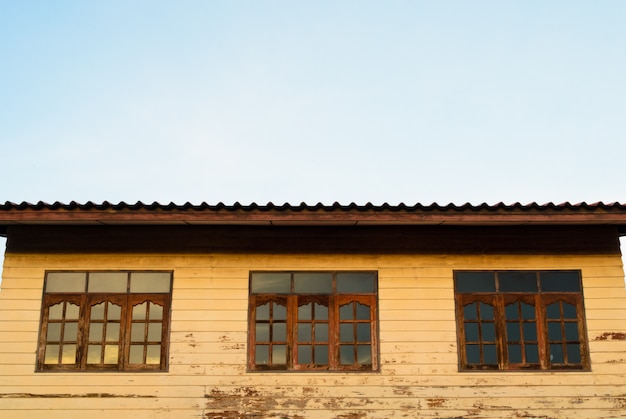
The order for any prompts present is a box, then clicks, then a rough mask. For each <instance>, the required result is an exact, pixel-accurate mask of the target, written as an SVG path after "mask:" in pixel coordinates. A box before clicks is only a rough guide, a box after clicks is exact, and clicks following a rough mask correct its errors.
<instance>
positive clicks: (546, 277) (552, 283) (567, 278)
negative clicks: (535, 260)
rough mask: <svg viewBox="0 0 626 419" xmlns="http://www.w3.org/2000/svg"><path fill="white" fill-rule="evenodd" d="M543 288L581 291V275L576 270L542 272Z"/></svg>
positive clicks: (546, 290) (545, 289)
mask: <svg viewBox="0 0 626 419" xmlns="http://www.w3.org/2000/svg"><path fill="white" fill-rule="evenodd" d="M540 278H541V290H542V291H545V292H548V291H557V292H559V291H580V275H579V273H578V272H576V271H565V272H549V271H548V272H541V273H540Z"/></svg>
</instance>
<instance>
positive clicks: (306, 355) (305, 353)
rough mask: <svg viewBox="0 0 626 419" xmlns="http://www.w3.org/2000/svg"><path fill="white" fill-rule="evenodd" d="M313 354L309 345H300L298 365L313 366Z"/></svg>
mask: <svg viewBox="0 0 626 419" xmlns="http://www.w3.org/2000/svg"><path fill="white" fill-rule="evenodd" d="M312 363H313V352H312V350H311V346H309V345H298V364H312Z"/></svg>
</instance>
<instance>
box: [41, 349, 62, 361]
mask: <svg viewBox="0 0 626 419" xmlns="http://www.w3.org/2000/svg"><path fill="white" fill-rule="evenodd" d="M60 350H61V346H59V345H46V355H45V357H44V360H43V363H44V364H58V363H59V351H60Z"/></svg>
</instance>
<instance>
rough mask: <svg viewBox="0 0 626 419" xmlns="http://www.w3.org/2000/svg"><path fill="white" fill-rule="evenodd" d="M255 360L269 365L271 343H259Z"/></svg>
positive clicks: (255, 352)
mask: <svg viewBox="0 0 626 419" xmlns="http://www.w3.org/2000/svg"><path fill="white" fill-rule="evenodd" d="M254 362H255V363H257V364H259V365H267V364H268V363H269V362H270V347H269V345H257V346H256V348H255V350H254Z"/></svg>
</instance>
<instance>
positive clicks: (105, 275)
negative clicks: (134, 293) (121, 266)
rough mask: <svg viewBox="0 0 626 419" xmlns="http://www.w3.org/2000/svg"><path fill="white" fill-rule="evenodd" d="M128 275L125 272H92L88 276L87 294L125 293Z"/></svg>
mask: <svg viewBox="0 0 626 419" xmlns="http://www.w3.org/2000/svg"><path fill="white" fill-rule="evenodd" d="M127 282H128V274H127V273H125V272H93V273H90V274H89V286H88V288H87V292H123V293H125V292H126V286H127Z"/></svg>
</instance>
